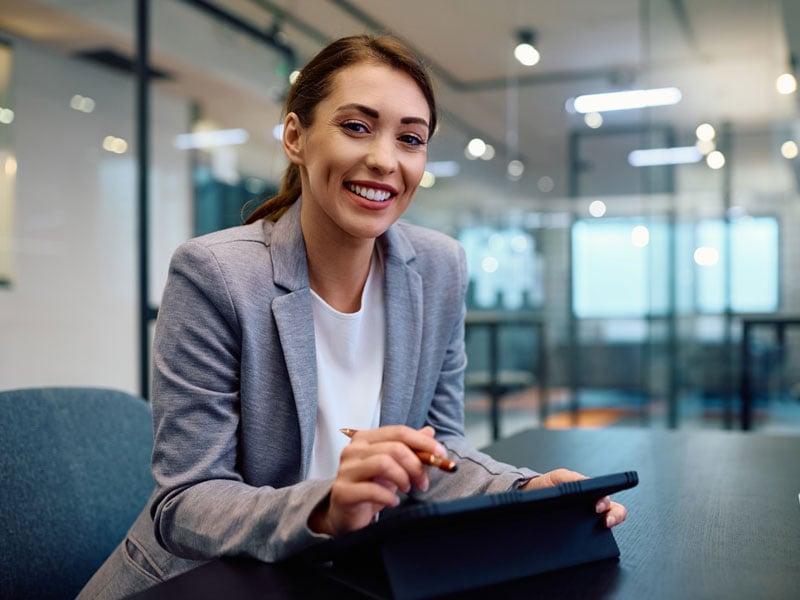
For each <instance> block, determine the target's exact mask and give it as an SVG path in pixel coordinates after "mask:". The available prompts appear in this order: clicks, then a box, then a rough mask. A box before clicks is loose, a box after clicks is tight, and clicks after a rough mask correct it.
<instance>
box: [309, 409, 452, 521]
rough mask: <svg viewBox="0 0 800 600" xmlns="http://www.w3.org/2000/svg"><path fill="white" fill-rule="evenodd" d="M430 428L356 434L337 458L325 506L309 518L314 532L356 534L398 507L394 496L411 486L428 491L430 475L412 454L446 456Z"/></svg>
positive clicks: (394, 427) (393, 427) (392, 427)
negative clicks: (381, 512)
mask: <svg viewBox="0 0 800 600" xmlns="http://www.w3.org/2000/svg"><path fill="white" fill-rule="evenodd" d="M434 435H435V432H434V430H433V428H432V427H430V426H426V427H423V428H422V429H419V430H417V429H412V428H411V427H407V426H405V425H388V426H385V427H378V428H377V429H370V430H364V431H359V432H357V433H356V434H355V435H353V439H352V440H351V441H350V443H349V444H348V445H347V446H345V448H344V450H343V451H342V454H341V456H340V458H339V471H338V473H337V474H336V479H335V480H334V482H333V486H332V487H331V491H330V494H329V495H328V497H327V498H326V502H323V503H321V504H320V505H318V506H317V507H316V508H315V509H314V511H313V512H312V513H311V516H310V517H309V527H310V528H311V529H312V531H315V532H317V533H326V534H328V535H332V536H337V535H339V534H342V533H346V532H348V531H354V530H356V529H360V528H362V527H364V526H366V525H368V524H369V523H371V522H372V521H373V520H374V519H375V515H376V514H377V513H379V512H380V511H381V510H383V509H384V508H387V507H390V506H397V504H398V503H399V501H400V500H399V498H398V496H397V493H398V492H403V493H408V492H409V491H410V490H411V488H412V487H414V488H417V489H420V490H422V491H425V490H427V489H428V485H429V480H428V473H427V471H426V468H425V466H424V465H423V463H422V461H421V460H420V459H419V457H417V455H416V452H419V451H427V452H430V453H432V454H434V455H436V456H446V455H447V451H446V450H445V448H444V446H442V445H441V444H440V443H439V442H437V441H436V440H435V439H434Z"/></svg>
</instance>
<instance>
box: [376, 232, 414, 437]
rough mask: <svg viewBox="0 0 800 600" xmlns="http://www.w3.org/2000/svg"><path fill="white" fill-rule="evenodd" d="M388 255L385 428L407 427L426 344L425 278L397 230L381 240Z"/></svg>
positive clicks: (407, 242) (386, 272)
mask: <svg viewBox="0 0 800 600" xmlns="http://www.w3.org/2000/svg"><path fill="white" fill-rule="evenodd" d="M380 243H381V244H382V249H383V255H384V269H385V275H384V278H385V279H384V280H385V283H384V295H385V305H386V350H385V365H384V371H383V401H382V404H381V420H380V421H381V425H391V424H397V423H405V422H406V419H407V418H408V412H409V410H410V407H411V402H412V401H413V399H414V390H415V387H416V373H417V371H418V367H419V357H420V349H421V344H422V278H421V277H420V276H419V273H417V272H416V271H415V270H414V269H413V268H412V267H411V263H413V260H414V257H415V254H414V249H413V247H412V246H411V244H410V243H409V241H408V240H407V239H406V237H405V236H404V235H403V234H402V233H401V232H400V231H399V229H398V228H396V227H391V228H390V229H389V230H388V231H387V232H386V233H385V234H384V235H383V236H382V237H381V238H380Z"/></svg>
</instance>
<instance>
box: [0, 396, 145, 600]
mask: <svg viewBox="0 0 800 600" xmlns="http://www.w3.org/2000/svg"><path fill="white" fill-rule="evenodd" d="M152 446H153V429H152V420H151V414H150V405H149V404H148V403H147V402H146V401H145V400H143V399H141V398H137V397H135V396H132V395H129V394H127V393H124V392H120V391H114V390H106V389H97V388H41V389H38V388H37V389H20V390H12V391H3V392H0V507H2V516H0V598H4V599H11V598H14V599H16V598H36V599H46V598H59V599H64V598H74V597H75V596H76V595H77V593H78V592H79V591H80V589H81V588H82V587H83V585H84V584H85V583H86V582H87V581H88V580H89V578H90V577H91V576H92V574H93V573H94V572H95V571H96V570H97V569H98V568H99V567H100V565H101V564H102V563H103V561H104V560H105V559H106V557H107V556H108V555H109V554H110V553H111V551H112V550H113V549H114V548H115V546H116V545H117V544H118V543H119V542H120V541H121V540H122V539H123V538H124V537H125V533H126V532H127V530H128V528H129V527H130V526H131V525H132V524H133V521H134V520H135V519H136V517H137V515H138V514H139V512H140V511H141V509H142V507H143V506H144V505H145V503H146V501H147V498H148V496H149V494H150V492H151V491H152V489H153V479H152V476H151V474H150V453H151V451H152Z"/></svg>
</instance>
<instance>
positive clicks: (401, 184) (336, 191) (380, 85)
mask: <svg viewBox="0 0 800 600" xmlns="http://www.w3.org/2000/svg"><path fill="white" fill-rule="evenodd" d="M429 122H430V110H429V108H428V104H427V102H426V100H425V96H424V95H423V94H422V91H421V90H420V89H419V87H418V86H417V84H416V83H415V82H414V80H413V79H412V78H411V77H410V76H409V75H407V74H406V73H405V72H403V71H400V70H397V69H392V68H390V67H387V66H384V65H378V64H374V63H360V64H357V65H353V66H351V67H347V68H345V69H342V70H341V71H339V73H337V74H336V75H335V76H334V79H333V86H332V91H331V94H330V95H329V96H328V97H327V98H326V99H325V100H323V101H322V102H321V103H320V104H318V105H317V108H316V111H315V113H314V118H313V123H312V124H311V126H309V127H307V128H303V127H302V126H301V125H300V123H299V121H298V119H297V116H296V115H294V114H289V115H288V116H287V117H286V126H285V128H284V148H285V150H286V153H287V155H288V156H289V158H290V160H292V162H294V163H296V164H298V165H299V166H300V172H301V176H302V185H303V207H302V211H303V227H304V231H305V233H306V235H308V234H310V233H317V234H322V235H325V236H326V237H331V236H332V237H334V238H338V239H342V237H350V238H355V239H361V240H363V239H373V238H376V237H378V236H379V235H381V234H382V233H383V232H384V231H386V229H388V228H389V226H390V225H392V223H394V222H395V221H397V219H399V218H400V216H401V215H402V214H403V212H405V210H406V208H408V206H409V204H410V203H411V200H412V198H413V196H414V193H415V192H416V190H417V186H418V185H419V182H420V179H421V178H422V174H423V173H424V171H425V163H426V157H427V142H428V137H429V131H428V123H429ZM309 228H311V229H312V230H313V231H308V230H307V229H309Z"/></svg>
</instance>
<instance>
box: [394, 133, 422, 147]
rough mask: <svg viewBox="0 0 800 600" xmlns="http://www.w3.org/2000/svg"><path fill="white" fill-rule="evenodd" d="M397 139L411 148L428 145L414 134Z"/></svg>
mask: <svg viewBox="0 0 800 600" xmlns="http://www.w3.org/2000/svg"><path fill="white" fill-rule="evenodd" d="M397 139H399V140H400V141H401V142H403V143H404V144H408V145H409V146H424V145H425V144H426V142H425V140H424V139H422V138H421V137H420V136H418V135H416V134H413V133H406V134H403V135H401V136H400V137H399V138H397Z"/></svg>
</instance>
